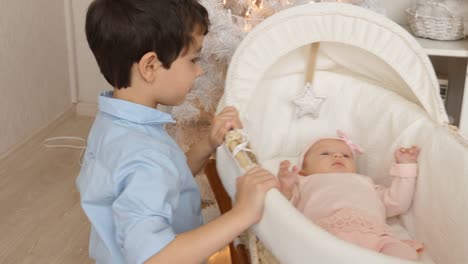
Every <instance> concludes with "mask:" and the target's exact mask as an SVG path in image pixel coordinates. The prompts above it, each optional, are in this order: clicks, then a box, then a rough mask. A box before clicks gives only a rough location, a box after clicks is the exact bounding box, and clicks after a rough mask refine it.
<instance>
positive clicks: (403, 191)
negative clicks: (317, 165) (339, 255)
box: [291, 164, 422, 260]
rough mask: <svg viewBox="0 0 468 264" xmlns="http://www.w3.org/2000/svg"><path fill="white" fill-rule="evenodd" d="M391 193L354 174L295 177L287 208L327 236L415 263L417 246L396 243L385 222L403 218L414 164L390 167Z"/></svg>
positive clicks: (419, 246)
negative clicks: (293, 210) (390, 218)
mask: <svg viewBox="0 0 468 264" xmlns="http://www.w3.org/2000/svg"><path fill="white" fill-rule="evenodd" d="M390 174H391V175H392V176H395V178H394V180H393V182H392V185H391V187H390V188H384V187H382V186H379V185H375V184H374V182H373V181H372V179H371V178H369V177H367V176H364V175H360V174H354V173H326V174H312V175H309V176H305V177H301V176H299V177H298V184H297V185H296V186H295V188H294V190H293V196H292V198H291V202H292V203H293V204H294V205H295V206H296V207H297V208H298V209H299V210H300V211H301V212H302V213H303V214H304V215H305V216H306V217H308V218H309V219H311V220H312V221H313V222H314V223H316V224H317V225H319V226H321V227H322V228H324V229H325V230H327V231H328V232H330V233H331V234H333V235H335V236H337V237H339V238H341V239H343V240H345V241H348V242H351V243H353V244H358V245H360V246H362V247H365V248H368V249H371V250H374V251H378V252H382V253H384V254H387V255H392V256H396V257H400V258H404V259H410V260H417V259H418V251H420V250H422V244H421V243H419V242H417V241H413V240H410V241H402V240H400V239H398V238H396V237H395V236H394V235H393V234H392V232H391V230H390V227H389V226H388V225H387V224H386V218H387V217H391V216H396V215H399V214H401V213H404V212H405V211H407V210H408V208H409V207H410V205H411V201H412V198H413V193H414V188H415V183H416V176H417V164H393V166H392V168H391V171H390Z"/></svg>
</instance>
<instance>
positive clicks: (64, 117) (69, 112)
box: [0, 104, 76, 167]
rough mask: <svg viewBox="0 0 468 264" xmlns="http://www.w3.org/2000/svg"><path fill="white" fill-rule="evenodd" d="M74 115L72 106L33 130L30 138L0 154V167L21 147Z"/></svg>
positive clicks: (31, 142) (43, 135)
mask: <svg viewBox="0 0 468 264" xmlns="http://www.w3.org/2000/svg"><path fill="white" fill-rule="evenodd" d="M74 115H76V105H75V104H72V105H71V106H70V107H68V108H67V109H66V110H65V111H64V112H62V113H60V114H59V115H57V116H56V117H55V118H54V119H53V120H52V121H50V122H48V123H46V124H45V125H43V126H41V127H39V128H38V129H36V130H34V131H33V132H32V133H31V134H30V136H28V137H26V138H25V139H23V140H21V141H19V142H18V143H16V144H15V145H13V146H12V147H11V148H9V149H8V150H7V151H6V152H5V153H3V154H0V167H1V166H2V165H3V164H4V163H5V162H7V160H9V159H10V158H11V157H13V156H15V154H16V153H17V152H19V151H20V150H21V149H23V147H25V146H27V145H30V144H33V143H34V142H35V141H36V140H37V139H40V138H43V137H45V136H46V135H47V134H48V133H49V132H50V131H51V130H52V129H54V128H55V127H56V126H58V125H59V124H60V123H61V122H63V121H64V120H67V119H68V118H70V117H72V116H74Z"/></svg>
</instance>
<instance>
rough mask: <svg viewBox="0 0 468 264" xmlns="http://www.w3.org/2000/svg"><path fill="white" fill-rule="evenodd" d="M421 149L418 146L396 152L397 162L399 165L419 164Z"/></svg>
mask: <svg viewBox="0 0 468 264" xmlns="http://www.w3.org/2000/svg"><path fill="white" fill-rule="evenodd" d="M419 152H420V149H419V147H418V146H411V148H399V149H397V150H396V151H395V160H396V162H397V163H417V162H418V156H419Z"/></svg>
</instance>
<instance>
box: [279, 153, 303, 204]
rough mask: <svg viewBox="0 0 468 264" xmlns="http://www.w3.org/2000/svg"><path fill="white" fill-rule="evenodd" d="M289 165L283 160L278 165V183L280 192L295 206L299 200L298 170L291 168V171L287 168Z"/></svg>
mask: <svg viewBox="0 0 468 264" xmlns="http://www.w3.org/2000/svg"><path fill="white" fill-rule="evenodd" d="M290 166H291V163H290V162H289V161H287V160H283V161H282V162H281V163H280V167H279V171H278V180H279V182H280V192H281V193H282V194H283V195H284V196H285V197H286V199H288V200H290V201H291V202H292V203H293V204H296V203H297V201H298V200H299V191H298V189H297V177H298V176H297V172H298V171H299V169H298V168H297V167H296V166H293V167H292V169H291V170H289V167H290Z"/></svg>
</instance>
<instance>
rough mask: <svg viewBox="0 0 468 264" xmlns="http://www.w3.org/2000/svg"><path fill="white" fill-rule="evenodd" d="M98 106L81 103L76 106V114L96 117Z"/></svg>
mask: <svg viewBox="0 0 468 264" xmlns="http://www.w3.org/2000/svg"><path fill="white" fill-rule="evenodd" d="M97 112H98V106H97V104H96V103H83V102H80V103H78V104H77V105H76V114H77V115H82V116H96V114H97Z"/></svg>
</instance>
